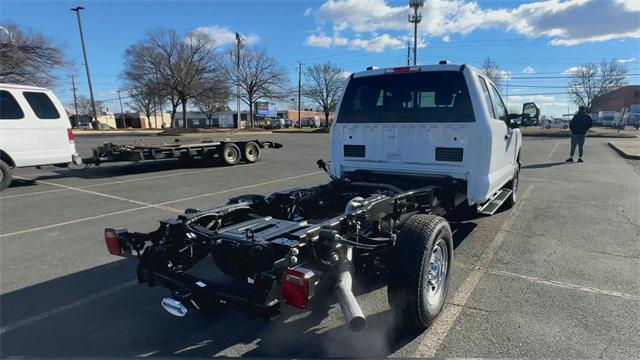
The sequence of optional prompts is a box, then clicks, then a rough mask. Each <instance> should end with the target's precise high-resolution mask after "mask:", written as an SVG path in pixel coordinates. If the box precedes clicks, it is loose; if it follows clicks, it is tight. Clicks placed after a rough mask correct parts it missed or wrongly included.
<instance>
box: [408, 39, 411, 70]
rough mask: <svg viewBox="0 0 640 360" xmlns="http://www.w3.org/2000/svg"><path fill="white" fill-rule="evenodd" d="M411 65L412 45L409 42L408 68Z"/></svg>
mask: <svg viewBox="0 0 640 360" xmlns="http://www.w3.org/2000/svg"><path fill="white" fill-rule="evenodd" d="M409 65H411V43H410V42H409V41H407V66H409Z"/></svg>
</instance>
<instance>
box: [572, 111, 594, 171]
mask: <svg viewBox="0 0 640 360" xmlns="http://www.w3.org/2000/svg"><path fill="white" fill-rule="evenodd" d="M592 125H593V122H592V121H591V117H590V116H589V115H587V113H586V111H585V109H584V106H580V107H579V108H578V112H577V113H576V114H575V115H573V119H571V122H570V123H569V129H571V156H570V157H569V158H568V159H567V160H566V162H573V155H574V154H575V153H576V146H577V147H578V156H579V157H578V162H584V160H582V154H583V150H584V140H585V138H586V137H587V130H589V128H590V127H591V126H592Z"/></svg>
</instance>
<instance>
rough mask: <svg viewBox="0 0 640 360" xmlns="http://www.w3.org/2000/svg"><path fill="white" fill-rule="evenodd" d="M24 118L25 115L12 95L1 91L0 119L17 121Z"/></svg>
mask: <svg viewBox="0 0 640 360" xmlns="http://www.w3.org/2000/svg"><path fill="white" fill-rule="evenodd" d="M23 117H24V113H23V112H22V109H21V108H20V105H18V102H17V101H16V99H15V98H14V97H13V96H12V95H11V93H9V92H8V91H5V90H0V119H1V120H17V119H22V118H23Z"/></svg>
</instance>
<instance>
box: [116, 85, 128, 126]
mask: <svg viewBox="0 0 640 360" xmlns="http://www.w3.org/2000/svg"><path fill="white" fill-rule="evenodd" d="M116 92H117V93H118V101H120V119H121V120H122V128H123V129H124V128H126V127H127V124H126V123H125V122H124V110H123V109H122V98H121V97H120V90H116Z"/></svg>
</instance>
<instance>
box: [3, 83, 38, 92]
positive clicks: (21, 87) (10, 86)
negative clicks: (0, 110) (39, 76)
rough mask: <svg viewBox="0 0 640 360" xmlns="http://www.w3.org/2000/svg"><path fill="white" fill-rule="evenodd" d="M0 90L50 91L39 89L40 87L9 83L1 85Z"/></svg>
mask: <svg viewBox="0 0 640 360" xmlns="http://www.w3.org/2000/svg"><path fill="white" fill-rule="evenodd" d="M0 89H16V90H38V91H49V89H47V88H43V87H39V86H31V85H22V84H9V83H0Z"/></svg>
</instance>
